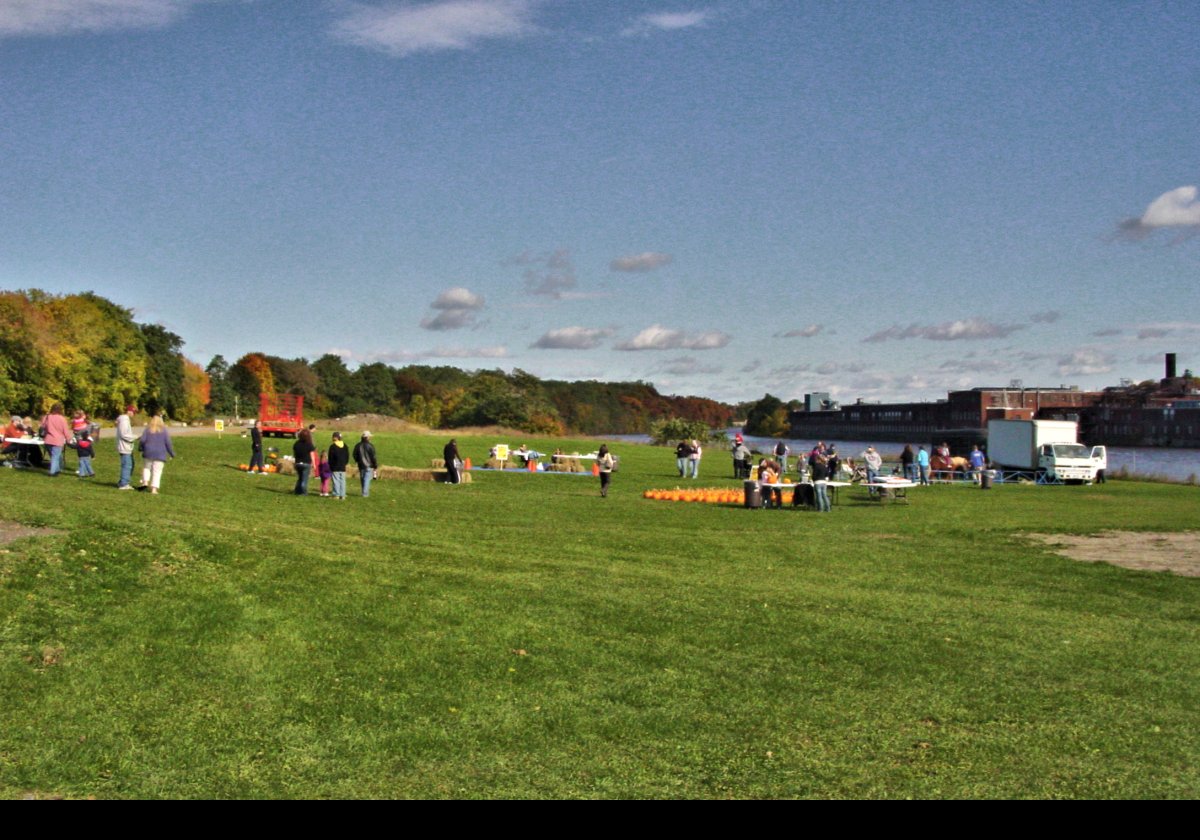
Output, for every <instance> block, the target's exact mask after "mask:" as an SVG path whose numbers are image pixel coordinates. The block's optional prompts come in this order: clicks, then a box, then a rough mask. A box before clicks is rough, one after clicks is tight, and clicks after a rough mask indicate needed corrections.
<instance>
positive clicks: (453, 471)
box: [442, 438, 462, 484]
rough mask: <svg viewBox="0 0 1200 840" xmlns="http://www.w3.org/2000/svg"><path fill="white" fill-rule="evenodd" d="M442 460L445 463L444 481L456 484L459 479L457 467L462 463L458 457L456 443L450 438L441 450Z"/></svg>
mask: <svg viewBox="0 0 1200 840" xmlns="http://www.w3.org/2000/svg"><path fill="white" fill-rule="evenodd" d="M442 460H443V461H445V462H446V481H447V483H449V484H458V482H459V481H461V480H462V479H461V477H460V476H459V474H458V465H459V464H461V463H462V461H460V460H459V457H458V441H457V440H455V439H454V438H450V442H449V443H447V444H446V446H445V448H444V449H442Z"/></svg>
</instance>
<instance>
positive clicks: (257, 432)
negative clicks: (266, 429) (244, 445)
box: [247, 420, 266, 475]
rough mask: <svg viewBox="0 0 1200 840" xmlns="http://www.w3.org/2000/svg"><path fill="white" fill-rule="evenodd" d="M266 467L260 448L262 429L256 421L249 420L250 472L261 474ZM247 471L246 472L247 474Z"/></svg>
mask: <svg viewBox="0 0 1200 840" xmlns="http://www.w3.org/2000/svg"><path fill="white" fill-rule="evenodd" d="M265 469H266V462H264V461H263V448H262V429H260V428H258V421H257V420H251V421H250V471H249V472H250V473H256V474H258V475H262V474H263V472H264V471H265ZM248 474H249V473H247V475H248Z"/></svg>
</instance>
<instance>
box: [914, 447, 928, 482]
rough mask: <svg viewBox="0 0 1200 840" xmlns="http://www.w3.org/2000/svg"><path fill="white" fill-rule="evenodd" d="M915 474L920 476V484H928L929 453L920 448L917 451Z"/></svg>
mask: <svg viewBox="0 0 1200 840" xmlns="http://www.w3.org/2000/svg"><path fill="white" fill-rule="evenodd" d="M917 473H918V474H919V475H920V476H921V484H922V485H928V484H929V453H928V452H927V451H926V450H925V447H924V446H922V447H921V448H920V449H919V450H917Z"/></svg>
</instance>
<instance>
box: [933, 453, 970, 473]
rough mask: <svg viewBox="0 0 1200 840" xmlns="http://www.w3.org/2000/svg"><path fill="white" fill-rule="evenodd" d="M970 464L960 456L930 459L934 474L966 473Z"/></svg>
mask: <svg viewBox="0 0 1200 840" xmlns="http://www.w3.org/2000/svg"><path fill="white" fill-rule="evenodd" d="M969 467H970V462H969V461H968V460H967V459H966V458H963V457H962V456H960V455H948V456H944V455H936V454H935V455H934V456H933V457H932V458H930V459H929V468H930V469H931V470H933V471H934V472H966V471H967V469H968V468H969Z"/></svg>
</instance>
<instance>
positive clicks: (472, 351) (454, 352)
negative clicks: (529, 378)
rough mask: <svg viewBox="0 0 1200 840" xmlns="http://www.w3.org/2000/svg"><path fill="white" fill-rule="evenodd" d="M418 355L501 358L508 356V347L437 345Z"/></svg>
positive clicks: (457, 357) (435, 357)
mask: <svg viewBox="0 0 1200 840" xmlns="http://www.w3.org/2000/svg"><path fill="white" fill-rule="evenodd" d="M420 355H422V356H425V357H427V358H431V359H503V358H505V357H507V356H508V348H507V347H505V346H503V345H496V346H494V347H437V348H435V349H433V350H429V351H428V352H425V353H421V354H420Z"/></svg>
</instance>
